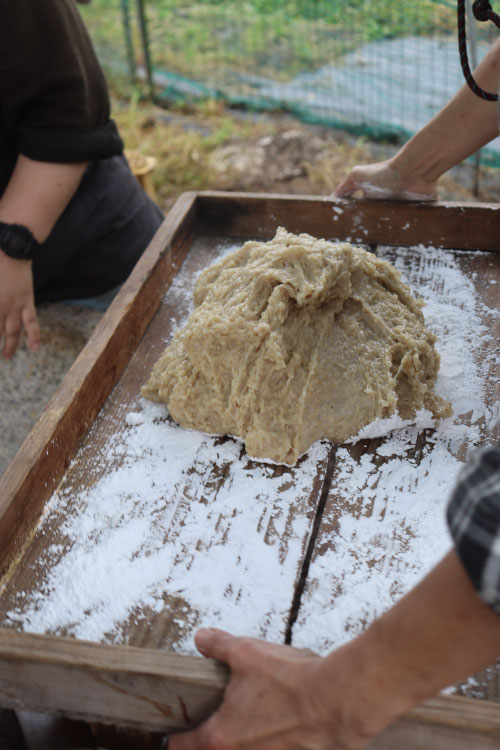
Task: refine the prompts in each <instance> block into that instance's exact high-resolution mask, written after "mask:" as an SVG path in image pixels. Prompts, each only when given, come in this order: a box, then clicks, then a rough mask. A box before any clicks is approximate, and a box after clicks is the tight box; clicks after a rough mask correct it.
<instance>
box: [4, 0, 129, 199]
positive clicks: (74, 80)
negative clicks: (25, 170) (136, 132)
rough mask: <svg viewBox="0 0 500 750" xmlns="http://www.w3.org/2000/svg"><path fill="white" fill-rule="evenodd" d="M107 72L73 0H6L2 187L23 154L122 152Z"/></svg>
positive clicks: (61, 156) (70, 157) (75, 158)
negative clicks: (111, 115) (110, 116)
mask: <svg viewBox="0 0 500 750" xmlns="http://www.w3.org/2000/svg"><path fill="white" fill-rule="evenodd" d="M122 149H123V143H122V141H121V138H120V136H119V134H118V131H117V129H116V125H115V123H114V122H113V120H110V118H109V96H108V90H107V86H106V81H105V79H104V75H103V72H102V70H101V68H100V66H99V63H98V61H97V58H96V55H95V52H94V50H93V47H92V43H91V41H90V38H89V35H88V33H87V31H86V29H85V26H84V24H83V21H82V19H81V17H80V14H79V12H78V10H77V8H76V5H75V2H74V0H0V194H1V193H2V192H3V190H4V189H5V186H6V184H7V182H8V180H9V178H10V175H11V173H12V170H13V168H14V164H15V161H16V158H17V156H18V154H24V155H25V156H28V157H29V158H31V159H35V160H37V161H48V162H66V163H69V162H81V161H93V160H95V159H101V158H104V157H108V156H114V155H116V154H120V153H121V152H122Z"/></svg>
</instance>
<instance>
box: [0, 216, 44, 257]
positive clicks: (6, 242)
mask: <svg viewBox="0 0 500 750" xmlns="http://www.w3.org/2000/svg"><path fill="white" fill-rule="evenodd" d="M39 247H40V243H39V242H37V240H36V239H35V238H34V236H33V233H32V232H31V231H30V230H29V229H28V227H24V226H22V224H6V223H5V222H3V221H0V250H3V252H4V253H5V255H8V256H9V258H16V259H17V260H33V259H34V258H35V255H36V252H37V250H38V248H39Z"/></svg>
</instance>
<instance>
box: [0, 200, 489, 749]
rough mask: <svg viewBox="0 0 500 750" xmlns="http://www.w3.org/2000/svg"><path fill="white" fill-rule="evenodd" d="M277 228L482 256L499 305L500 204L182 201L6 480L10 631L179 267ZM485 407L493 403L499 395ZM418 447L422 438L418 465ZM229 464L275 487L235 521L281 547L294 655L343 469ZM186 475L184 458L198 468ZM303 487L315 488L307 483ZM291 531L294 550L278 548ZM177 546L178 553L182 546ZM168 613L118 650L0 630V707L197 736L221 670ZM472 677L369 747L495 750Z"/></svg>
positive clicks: (216, 527) (1, 606)
mask: <svg viewBox="0 0 500 750" xmlns="http://www.w3.org/2000/svg"><path fill="white" fill-rule="evenodd" d="M278 226H284V227H286V228H287V229H288V230H289V231H292V232H296V233H299V232H308V233H310V234H312V235H314V236H317V237H326V238H338V239H342V238H349V239H350V240H351V241H353V242H361V243H365V244H368V245H369V246H370V248H371V249H372V250H374V251H376V248H377V245H379V244H384V245H391V246H397V247H406V246H410V245H415V244H418V243H422V244H424V245H426V246H429V245H433V246H436V247H442V248H452V249H460V250H471V251H485V252H483V253H478V254H477V256H476V257H473V256H471V255H470V254H467V255H464V256H463V258H464V259H463V266H464V268H466V267H467V268H468V266H470V265H471V264H472V266H471V268H468V272H469V273H470V274H472V275H474V274H475V276H474V278H475V279H476V282H477V283H476V290H477V292H478V294H479V295H480V296H481V299H482V300H483V301H484V302H485V303H486V304H488V305H489V307H490V308H495V307H498V301H499V300H498V295H499V291H498V290H499V286H498V282H499V281H500V254H498V253H497V254H494V253H495V251H497V250H498V236H499V234H500V231H499V230H500V211H499V209H498V208H497V206H494V205H490V204H448V203H447V204H443V203H435V204H417V203H415V204H413V203H396V202H370V201H342V202H336V201H334V200H333V199H330V198H320V197H315V198H310V197H297V196H280V195H262V194H259V195H253V194H237V193H216V192H210V193H186V194H184V195H183V196H181V198H180V199H179V200H178V201H177V203H176V205H175V206H174V208H173V209H172V211H171V212H170V214H169V215H168V217H167V219H166V220H165V222H164V223H163V225H162V226H161V227H160V229H159V231H158V233H157V235H156V236H155V238H154V239H153V241H152V242H151V244H150V246H149V248H148V249H147V251H146V252H145V253H144V255H143V257H142V259H141V260H140V262H139V263H138V265H137V267H136V268H135V270H134V272H133V273H132V275H131V277H130V278H129V280H128V281H127V283H126V284H125V285H124V287H123V288H122V290H121V292H120V293H119V295H118V296H117V298H116V299H115V301H114V302H113V304H112V305H111V307H110V308H109V310H108V311H107V313H106V315H105V316H104V317H103V319H102V321H101V323H100V324H99V326H98V328H97V329H96V331H95V333H94V335H93V336H92V338H91V339H90V341H89V342H88V344H87V346H86V347H85V349H84V350H83V352H82V353H81V355H80V356H79V358H78V359H77V361H76V362H75V364H74V365H73V367H72V368H71V370H70V371H69V372H68V374H67V376H66V378H65V379H64V382H63V383H62V385H61V387H60V388H59V390H58V391H57V393H56V394H55V396H54V397H53V398H52V400H51V401H50V403H49V404H48V405H47V407H46V409H45V411H44V413H43V414H42V416H41V418H40V420H39V421H38V423H37V424H36V425H35V427H34V428H33V430H32V431H31V433H30V435H29V436H28V437H27V439H26V440H25V442H24V443H23V445H22V447H21V449H20V450H19V452H18V454H17V456H16V457H15V459H14V460H13V461H12V463H11V465H10V466H9V468H8V469H7V471H6V472H5V474H4V475H3V477H2V478H1V479H0V570H1V573H2V579H1V588H0V621H2V622H4V621H5V615H6V612H7V611H9V609H10V608H11V607H12V603H13V602H14V601H15V599H16V597H17V596H19V594H20V592H23V591H24V592H25V591H27V590H29V589H30V588H31V589H33V590H34V589H36V586H37V584H38V583H39V581H38V580H37V575H38V576H39V571H38V573H37V572H36V571H37V561H38V560H40V559H42V558H43V555H44V554H45V553H46V550H47V548H48V546H50V545H54V544H57V543H58V541H60V540H61V529H60V528H59V526H58V521H57V518H56V520H55V521H54V523H53V524H52V525H50V524H49V526H48V527H44V532H43V534H41V533H40V531H39V526H38V523H39V519H40V516H41V514H42V512H43V510H44V507H45V506H46V503H47V501H48V499H49V498H50V497H51V496H52V495H53V493H54V490H56V489H58V490H59V491H62V492H65V491H66V492H67V493H69V494H71V491H72V490H74V489H76V488H82V487H85V486H87V485H90V484H91V483H92V482H94V481H95V480H96V478H98V477H100V476H103V475H105V474H106V472H107V471H109V469H110V466H112V463H113V462H112V461H111V464H109V463H106V461H104V462H103V461H102V460H101V458H100V457H102V453H103V451H104V450H105V446H106V444H107V441H108V440H109V438H110V436H112V435H113V433H114V432H115V431H116V429H117V427H116V425H117V424H123V420H124V417H125V416H126V414H127V412H129V411H130V410H131V409H132V410H133V409H134V405H135V404H136V402H137V396H138V392H139V389H140V386H141V385H142V384H143V382H144V380H145V379H146V377H147V373H148V372H149V369H150V366H151V365H152V363H153V362H154V361H155V360H156V358H157V357H158V355H159V354H160V352H161V351H162V350H163V347H164V341H165V337H166V336H167V335H168V332H169V330H170V329H171V327H172V326H175V325H176V324H177V322H178V318H177V319H176V315H178V314H179V310H178V306H179V297H178V296H177V297H176V301H175V304H174V302H172V298H169V295H168V294H166V292H167V290H168V289H169V288H170V287H171V284H172V281H173V280H174V279H176V278H178V277H176V274H178V272H179V269H180V267H181V265H182V270H183V272H184V273H188V275H190V276H191V277H193V278H194V276H195V274H196V273H197V272H198V271H199V270H200V269H202V268H204V267H206V265H208V264H209V263H210V262H212V261H213V259H214V258H215V257H216V253H217V252H218V248H220V246H221V243H222V244H223V243H226V244H227V243H233V244H237V243H240V244H241V241H242V240H244V239H246V238H250V237H251V238H262V239H269V238H271V237H272V236H273V235H274V232H275V230H276V228H277V227H278ZM183 264H184V265H183ZM490 327H491V325H490ZM492 334H493V337H492V338H491V339H490V341H489V343H488V342H487V343H486V344H485V347H493V346H494V345H495V340H496V341H498V328H497V329H496V330H493V331H492ZM491 377H492V378H493V381H492V382H498V375H497V376H496V380H495V373H493V372H492V373H491ZM496 398H497V399H498V395H497V396H496ZM490 399H491V403H493V402H494V399H495V394H494V393H493V392H490ZM496 429H497V428H496V426H495V425H493V424H491V425H490V426H489V428H488V429H485V431H483V438H482V439H483V440H484V441H486V442H493V441H494V440H495V439H496V436H497V432H496ZM423 439H424V440H425V437H424V438H423ZM377 445H378V443H377V441H364V442H363V443H358V444H357V445H356V446H354V447H353V448H351V449H350V450H351V455H352V456H353V457H355V458H356V459H359V458H360V456H361V455H362V454H363V453H368V454H369V453H370V452H371V453H373V452H374V451H375V449H376V447H377ZM422 449H423V446H422V439H421V438H419V444H418V445H417V446H416V449H415V452H414V460H415V461H418V460H419V455H422ZM113 460H115V459H113ZM238 461H239V462H240V464H238V466H239V467H240V469H239V470H245V471H247V472H249V476H250V474H251V473H252V472H256V471H263V472H264V473H265V472H267V474H266V476H268V477H270V478H272V479H273V481H272V482H270V483H269V484H270V489H269V492H268V494H267V495H266V494H265V493H264V494H265V497H263V498H261V500H262V501H263V507H266V508H268V509H269V511H268V513H267V515H265V514H264V513H263V514H262V516H261V517H260V518H254V517H253V516H252V517H251V518H250V520H249V519H248V518H247V519H246V520H245V518H243V522H244V523H245V522H246V523H250V524H253V526H252V528H251V531H252V534H254V535H255V539H256V540H257V543H258V544H261V545H262V547H261V548H262V549H264V548H265V547H264V545H275V546H276V548H277V549H280V550H281V551H282V557H283V558H286V561H287V565H286V574H283V577H282V579H280V586H281V589H282V598H283V602H284V603H282V605H281V606H280V607H278V608H277V612H276V611H275V612H274V614H273V613H272V612H271V611H270V610H269V608H267V609H266V607H263V608H262V611H261V612H258V613H257V615H258V617H257V620H256V622H257V623H258V628H259V635H260V636H261V637H266V636H267V637H269V638H271V639H273V640H282V641H283V642H292V643H293V642H294V641H293V634H292V631H293V626H294V623H296V622H297V623H300V620H301V617H303V616H307V607H308V606H310V605H308V602H307V592H308V587H310V585H311V581H313V579H314V564H315V560H317V558H318V556H319V555H320V554H321V550H322V548H324V545H325V544H327V540H328V539H329V538H331V534H332V533H333V532H334V528H335V507H337V506H338V504H339V503H341V502H342V498H339V497H336V494H335V484H334V483H332V477H333V476H334V474H335V472H336V471H337V468H338V466H337V463H336V457H335V447H332V448H329V446H328V445H326V444H323V443H322V444H321V445H320V448H319V449H318V452H317V453H316V454H315V463H314V471H312V473H311V466H310V465H309V466H308V467H307V466H306V465H305V464H304V462H299V465H298V466H297V467H294V468H293V469H289V468H286V467H270V466H268V467H265V468H264V469H263V468H262V467H260V468H259V467H258V466H257V465H256V464H253V463H252V462H250V461H248V460H247V459H246V458H245V457H244V456H241V455H240V456H239V457H238ZM306 461H307V459H306ZM241 462H243V463H241ZM195 463H196V456H193V466H194V469H193V470H195V469H196V467H195ZM234 463H235V464H236V463H237V461H236V460H235V462H234ZM70 464H71V465H70ZM242 467H243V468H242ZM233 470H235V469H234V466H233V465H232V464H231V462H229V464H226V465H217V466H216V465H214V466H213V467H212V468H211V470H210V471H209V472H208V473H207V474H206V475H204V476H203V479H202V480H200V481H201V482H202V486H203V501H204V502H211V501H212V500H213V499H214V498H215V497H216V496H217V493H218V492H219V491H220V490H221V488H223V487H224V486H225V484H226V485H227V482H228V481H229V479H228V477H230V476H231V471H233ZM304 472H305V473H304ZM307 472H309V473H307ZM308 478H310V479H311V481H310V483H309V484H307V482H304V479H308ZM277 485H279V487H280V488H283V487H285V488H287V487H290V486H292V485H293V486H296V487H297V488H298V489H297V492H296V493H295V496H294V498H293V501H292V502H291V504H290V506H289V509H288V516H287V517H286V523H284V524H283V523H280V522H279V519H280V517H281V516H282V515H283V505H282V504H280V498H279V496H278V494H279V493H277V491H276V486H277ZM182 490H183V492H184V494H185V495H186V497H187V499H188V502H186V503H184V504H183V503H179V507H178V508H177V509H176V516H175V518H176V520H175V521H174V522H175V523H177V527H176V528H177V529H178V530H179V534H180V533H181V532H182V529H183V528H185V527H186V525H188V524H187V522H188V520H189V502H191V501H192V498H190V497H189V487H188V485H187V484H186V485H185V486H184V487H183V488H182ZM176 493H177V494H176ZM168 494H169V493H168V492H167V495H168ZM178 494H179V488H177V489H176V488H172V492H171V494H170V495H169V497H168V498H167V500H168V501H169V502H170V501H172V502H174V501H175V498H176V496H177V495H178ZM181 494H182V493H181ZM237 509H238V499H237V498H235V499H234V507H233V508H232V511H231V506H230V505H229V506H227V507H226V508H225V511H224V514H223V515H224V517H223V518H222V519H221V517H219V518H214V520H213V528H210V529H209V530H208V531H207V532H206V533H204V534H203V539H201V538H200V539H198V541H197V540H196V539H194V541H193V539H192V538H191V540H190V542H189V543H190V544H191V545H192V547H193V549H191V552H194V551H195V549H196V546H197V545H200V544H202V543H203V544H205V546H207V545H208V546H209V547H210V545H212V546H214V547H215V545H217V544H222V543H226V542H227V543H228V544H230V543H231V535H232V534H233V533H235V534H236V529H237V523H238V521H237V518H236V516H237V512H236V511H237ZM358 510H359V509H358ZM68 512H71V511H68ZM353 512H356V511H355V510H354V511H353ZM322 520H323V521H324V523H323V525H322V524H321V522H322ZM298 521H300V523H298ZM222 522H223V523H222ZM221 526H223V527H224V528H223V531H222V532H221ZM292 530H293V535H294V538H295V543H294V545H288V544H287V540H289V539H290V536H291V535H292ZM332 530H333V531H332ZM238 533H239V532H238ZM221 535H222V536H221ZM177 544H178V545H179V548H183V546H182V545H183V542H182V540H181V541H177ZM292 547H293V549H292ZM183 549H184V548H183ZM184 552H185V550H184ZM186 554H187V553H186ZM394 554H396V555H397V550H396V552H394ZM310 570H311V571H312V576H311V574H310ZM272 574H274V573H272V572H271V575H272ZM207 575H209V573H207ZM280 575H281V569H280ZM234 577H235V579H236V584H237V587H238V594H237V595H238V596H239V597H243V598H244V596H245V593H246V583H245V571H244V570H241V571H239V572H238V570H236V567H235V573H234ZM222 593H223V592H221V595H222ZM303 597H304V600H303ZM165 604H166V606H165V608H164V609H163V610H162V612H161V613H160V614H159V615H158V614H155V613H154V612H153V611H151V612H149V613H148V612H146V613H145V614H146V617H145V619H144V618H143V619H142V620H141V619H140V618H139V619H138V620H137V618H136V619H133V618H131V619H130V621H129V622H128V623H127V625H126V639H125V640H126V643H127V645H115V644H110V643H90V642H84V641H81V640H77V639H75V638H71V637H67V636H66V635H59V636H51V635H34V634H29V633H24V632H18V631H17V630H15V629H14V628H5V627H4V628H1V629H0V705H2V706H5V707H14V708H25V709H30V710H36V711H43V712H52V713H58V714H63V715H66V716H70V717H74V718H84V719H87V720H89V721H99V722H104V723H105V722H109V723H115V724H121V725H127V726H135V727H141V728H147V729H151V730H154V731H167V730H171V729H183V728H186V727H187V726H192V725H196V724H197V723H199V722H200V721H201V720H202V719H203V718H204V717H206V716H207V715H208V714H209V713H210V712H211V711H213V710H214V708H215V707H216V706H217V705H218V703H219V702H220V700H221V696H222V692H223V689H224V685H225V684H226V680H227V670H226V669H225V668H224V667H223V666H222V665H220V664H217V663H214V662H211V661H207V660H204V659H201V658H198V657H196V656H191V655H187V654H179V653H174V652H172V650H171V649H175V647H176V643H177V639H178V635H179V621H180V622H181V627H184V626H185V627H187V626H188V623H187V620H189V616H191V625H190V627H191V626H192V627H194V625H196V612H193V611H191V612H190V611H189V609H190V606H191V610H193V606H192V605H189V602H188V605H186V601H182V602H179V601H168V602H166V603H165ZM181 605H182V606H181ZM186 612H187V614H186ZM183 618H184V620H183ZM186 618H187V620H186ZM259 618H260V619H259ZM193 623H194V625H193ZM481 679H482V681H483V682H482V684H483V686H484V690H483V692H482V697H483V698H487V699H488V700H471V699H469V698H465V697H459V696H443V697H439V698H436V699H434V700H432V701H429V702H427V703H426V704H425V705H423V706H422V707H420V708H419V709H416V710H414V711H411V712H409V714H408V715H407V716H405V717H404V718H403V719H401V720H400V721H399V722H397V723H396V724H395V725H394V726H393V727H391V728H390V729H388V730H387V731H386V732H385V733H384V734H383V735H382V736H381V738H380V739H379V740H377V742H376V743H375V744H374V745H373V747H377V748H392V747H394V748H395V747H405V748H408V750H411V749H412V748H415V749H417V748H424V747H427V746H429V743H431V746H432V747H433V748H457V749H458V748H462V747H463V748H466V747H467V748H471V747H474V748H483V747H484V748H493V747H498V746H499V743H500V707H498V706H497V705H495V703H494V702H492V701H498V700H500V691H499V686H498V675H497V673H496V670H495V669H494V668H491V669H490V670H489V671H488V673H487V674H485V675H483V676H482V677H481Z"/></svg>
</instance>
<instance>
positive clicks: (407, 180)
mask: <svg viewBox="0 0 500 750" xmlns="http://www.w3.org/2000/svg"><path fill="white" fill-rule="evenodd" d="M358 190H359V191H361V193H362V194H363V196H364V197H365V198H374V199H379V200H383V199H395V200H408V201H422V200H426V201H429V200H434V199H435V198H436V183H435V182H428V181H426V180H422V179H418V178H416V177H414V176H406V175H405V174H404V173H402V172H401V171H400V170H399V169H398V168H397V167H396V166H395V165H394V164H393V163H392V161H391V160H388V161H382V162H378V163H376V164H366V165H363V166H356V167H353V168H352V170H351V171H350V173H349V174H348V175H347V177H345V178H344V179H343V180H342V182H341V183H340V185H338V186H337V187H336V189H335V190H334V192H333V195H335V196H336V197H337V198H347V197H349V196H350V195H352V194H353V193H355V192H356V191H358Z"/></svg>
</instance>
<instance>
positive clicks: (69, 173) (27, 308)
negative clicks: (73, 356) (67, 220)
mask: <svg viewBox="0 0 500 750" xmlns="http://www.w3.org/2000/svg"><path fill="white" fill-rule="evenodd" d="M86 166H87V165H86V164H85V163H84V164H53V163H47V162H40V161H33V160H32V159H29V158H28V157H26V156H22V155H21V156H19V157H18V160H17V163H16V167H15V169H14V172H13V173H12V177H11V179H10V181H9V184H8V185H7V188H6V189H5V192H4V193H3V195H2V197H1V198H0V221H3V222H6V223H8V224H22V225H23V226H26V227H28V229H30V230H31V232H32V233H33V234H34V236H35V239H37V240H38V241H39V242H43V241H44V240H46V239H47V237H48V235H49V234H50V232H51V231H52V228H53V227H54V225H55V223H56V222H57V220H58V218H59V217H60V216H61V214H62V212H63V211H64V209H65V208H66V206H67V205H68V203H69V201H70V200H71V198H72V197H73V195H74V194H75V192H76V190H77V188H78V186H79V184H80V180H81V179H82V176H83V173H84V171H85V168H86ZM23 326H24V328H25V330H26V333H27V336H28V344H29V346H30V348H31V349H34V350H35V349H38V347H39V345H40V330H39V327H38V321H37V317H36V311H35V302H34V292H33V280H32V275H31V261H26V260H16V259H13V258H9V257H8V256H7V255H5V253H3V252H2V250H1V248H0V339H1V338H2V336H3V337H4V345H3V356H4V357H5V358H7V359H8V358H10V357H11V356H12V355H13V354H14V352H15V351H16V349H17V347H18V345H19V339H20V335H21V329H22V327H23Z"/></svg>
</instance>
